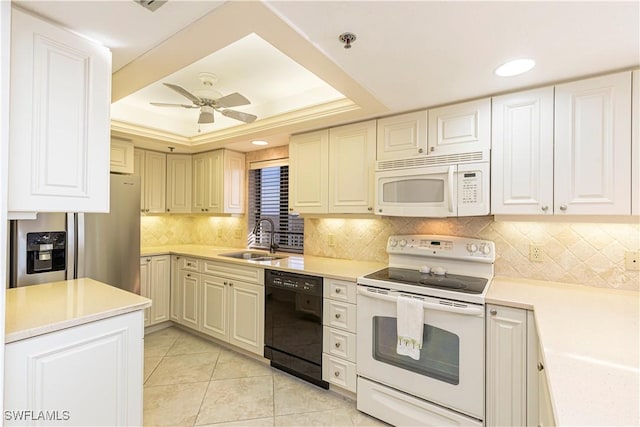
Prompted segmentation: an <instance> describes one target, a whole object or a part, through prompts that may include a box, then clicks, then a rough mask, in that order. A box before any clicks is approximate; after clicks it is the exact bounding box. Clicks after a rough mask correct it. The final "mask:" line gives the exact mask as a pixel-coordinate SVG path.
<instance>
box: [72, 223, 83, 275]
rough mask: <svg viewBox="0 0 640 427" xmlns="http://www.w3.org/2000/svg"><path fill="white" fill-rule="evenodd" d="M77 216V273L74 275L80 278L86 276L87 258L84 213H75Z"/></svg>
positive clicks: (75, 270)
mask: <svg viewBox="0 0 640 427" xmlns="http://www.w3.org/2000/svg"><path fill="white" fill-rule="evenodd" d="M75 217H76V221H75V223H76V224H75V225H76V227H75V230H76V239H75V245H76V251H75V254H74V255H75V256H74V258H75V266H74V269H73V270H74V272H75V275H74V277H73V279H78V278H80V277H84V276H85V272H84V264H85V259H84V249H85V248H84V213H82V212H78V213H77V214H75Z"/></svg>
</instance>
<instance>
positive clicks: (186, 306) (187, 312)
mask: <svg viewBox="0 0 640 427" xmlns="http://www.w3.org/2000/svg"><path fill="white" fill-rule="evenodd" d="M178 265H179V273H178V274H177V277H178V288H179V289H178V292H177V294H176V295H175V296H172V298H179V301H180V306H179V308H178V316H179V320H178V323H180V324H181V325H183V326H187V327H190V328H192V329H195V330H198V329H199V326H200V317H201V314H200V313H201V309H200V306H201V304H200V294H201V291H200V288H201V286H202V285H201V283H202V278H201V277H200V273H198V271H200V260H199V259H197V258H189V257H180V258H179V259H178Z"/></svg>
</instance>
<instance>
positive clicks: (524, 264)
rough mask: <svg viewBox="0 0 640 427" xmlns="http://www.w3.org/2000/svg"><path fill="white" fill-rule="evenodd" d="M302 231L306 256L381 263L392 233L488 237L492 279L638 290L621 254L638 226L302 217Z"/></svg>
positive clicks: (639, 235) (635, 239)
mask: <svg viewBox="0 0 640 427" xmlns="http://www.w3.org/2000/svg"><path fill="white" fill-rule="evenodd" d="M304 231H305V254H308V255H317V256H325V257H331V258H347V259H359V260H367V261H380V262H387V261H388V258H387V254H386V251H385V248H386V243H387V238H388V237H389V235H391V234H444V235H454V236H466V237H476V238H481V239H488V240H492V241H494V242H495V244H496V252H497V259H496V264H495V271H496V275H500V276H511V277H522V278H529V279H537V280H550V281H557V282H565V283H575V284H583V285H589V286H598V287H611V288H616V289H631V290H640V274H639V273H638V272H637V271H625V269H624V252H625V251H626V250H638V248H639V247H640V227H639V225H638V224H610V223H604V224H603V223H561V222H520V221H504V222H503V221H494V219H493V217H491V216H487V217H468V218H450V219H425V218H396V217H382V218H371V219H344V218H306V219H305V230H304ZM331 239H332V240H333V246H330V245H329V243H330V241H331ZM532 243H534V244H538V245H541V246H542V248H543V252H544V257H543V261H542V262H532V261H529V245H530V244H532Z"/></svg>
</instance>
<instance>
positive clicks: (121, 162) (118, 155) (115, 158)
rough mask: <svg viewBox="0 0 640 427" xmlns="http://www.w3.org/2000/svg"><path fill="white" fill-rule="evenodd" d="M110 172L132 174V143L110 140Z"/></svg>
mask: <svg viewBox="0 0 640 427" xmlns="http://www.w3.org/2000/svg"><path fill="white" fill-rule="evenodd" d="M110 164H111V172H114V173H124V174H133V142H131V141H124V140H120V139H112V140H111V156H110Z"/></svg>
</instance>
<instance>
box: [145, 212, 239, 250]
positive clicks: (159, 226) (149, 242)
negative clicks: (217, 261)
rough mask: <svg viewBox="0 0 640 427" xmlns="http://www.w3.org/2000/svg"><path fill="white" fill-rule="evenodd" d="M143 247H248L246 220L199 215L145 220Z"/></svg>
mask: <svg viewBox="0 0 640 427" xmlns="http://www.w3.org/2000/svg"><path fill="white" fill-rule="evenodd" d="M140 224H141V228H140V239H141V245H142V246H143V247H145V246H162V245H185V244H194V245H213V246H226V247H230V248H244V247H246V246H247V237H246V235H247V232H246V228H247V225H246V219H245V217H213V216H199V215H158V216H143V217H141V219H140Z"/></svg>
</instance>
